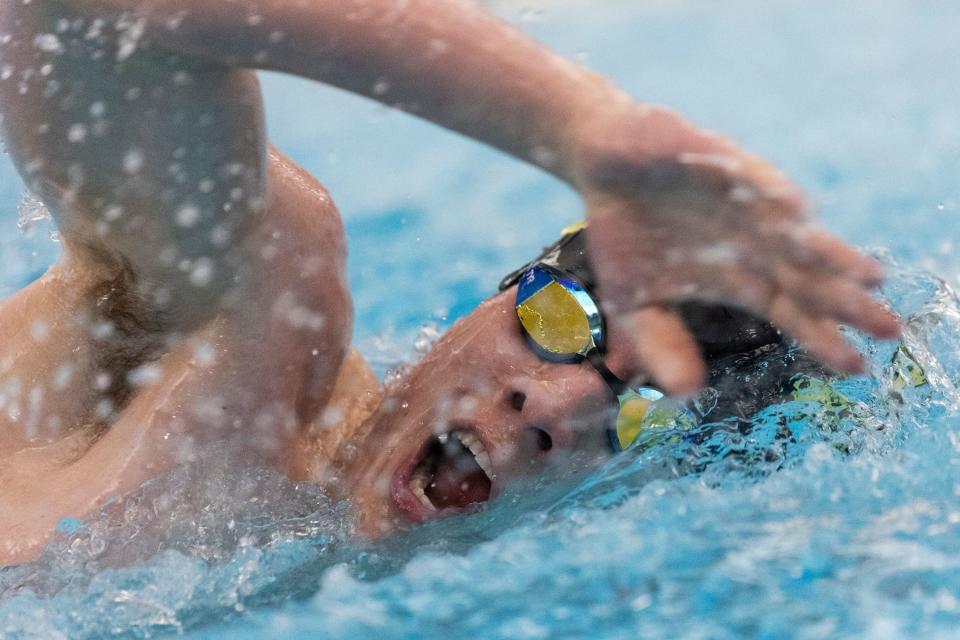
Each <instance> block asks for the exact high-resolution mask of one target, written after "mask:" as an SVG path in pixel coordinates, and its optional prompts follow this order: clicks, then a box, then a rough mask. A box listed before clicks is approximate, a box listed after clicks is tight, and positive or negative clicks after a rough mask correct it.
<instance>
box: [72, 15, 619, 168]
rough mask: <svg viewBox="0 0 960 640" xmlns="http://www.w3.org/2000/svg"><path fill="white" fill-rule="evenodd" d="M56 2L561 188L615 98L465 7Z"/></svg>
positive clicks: (604, 86) (598, 80) (595, 80)
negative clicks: (349, 95)
mask: <svg viewBox="0 0 960 640" xmlns="http://www.w3.org/2000/svg"><path fill="white" fill-rule="evenodd" d="M58 1H60V2H64V3H66V4H69V5H73V6H74V7H76V8H81V9H83V10H84V11H85V12H86V13H88V14H89V15H100V16H102V15H110V16H112V17H113V19H124V20H126V21H127V22H128V23H129V24H131V25H133V26H132V27H131V29H137V30H140V29H143V30H144V33H143V37H144V38H146V39H149V40H152V41H153V42H154V43H156V44H160V45H163V46H166V47H168V48H169V49H171V50H174V51H184V52H190V53H191V54H194V55H197V56H200V57H203V58H205V59H207V60H210V61H215V62H218V63H220V64H224V65H228V66H245V67H251V68H259V69H270V70H276V71H282V72H287V73H291V74H295V75H299V76H303V77H305V78H311V79H314V80H318V81H321V82H324V83H327V84H332V85H335V86H337V87H341V88H343V89H346V90H348V91H352V92H354V93H358V94H360V95H364V96H368V97H370V98H373V99H375V100H378V101H380V102H383V103H386V104H389V105H394V106H397V107H399V108H401V109H404V110H406V111H409V112H411V113H414V114H416V115H418V116H420V117H422V118H425V119H427V120H430V121H432V122H435V123H437V124H439V125H442V126H444V127H447V128H449V129H453V130H455V131H458V132H460V133H463V134H465V135H468V136H470V137H472V138H475V139H477V140H481V141H483V142H486V143H487V144H490V145H493V146H495V147H498V148H500V149H502V150H504V151H506V152H508V153H511V154H513V155H515V156H517V157H519V158H521V159H524V160H528V161H533V162H536V163H539V164H541V165H542V166H544V167H545V168H548V169H550V170H551V171H553V172H554V173H557V174H558V175H560V176H561V177H563V178H565V179H572V168H571V167H569V166H565V165H564V161H565V160H566V159H568V158H569V157H570V156H571V155H572V152H571V150H570V149H569V147H570V144H571V142H572V138H573V137H574V136H575V132H574V131H572V130H571V129H572V125H573V124H574V123H575V122H577V121H578V120H579V118H578V116H579V115H580V114H581V113H583V112H585V111H587V110H589V109H590V108H591V106H592V105H593V104H594V103H596V102H597V101H609V100H610V99H611V97H612V96H621V94H619V92H618V91H617V90H616V89H615V88H614V87H613V85H612V84H610V83H609V82H608V81H606V80H605V79H603V78H602V77H600V76H597V75H595V74H593V73H590V72H588V71H586V70H585V69H583V68H581V67H579V66H577V65H575V64H573V63H572V62H570V61H569V60H566V59H565V58H563V57H561V56H558V55H556V54H554V53H552V52H551V51H549V50H547V49H546V48H544V47H542V46H540V45H539V44H537V43H536V42H534V41H533V40H531V39H530V38H528V37H527V36H525V35H523V34H522V33H521V32H519V31H517V30H515V29H514V28H512V27H510V26H509V25H508V24H507V23H505V22H504V21H502V20H500V19H499V18H497V17H495V16H493V15H491V14H490V13H489V12H487V11H484V10H483V9H481V8H480V7H478V6H476V5H475V4H474V3H473V2H469V1H465V0H440V1H438V0H403V1H399V2H398V1H397V0H242V1H233V0H58ZM138 32H139V31H138ZM621 98H622V99H626V98H625V97H623V96H621Z"/></svg>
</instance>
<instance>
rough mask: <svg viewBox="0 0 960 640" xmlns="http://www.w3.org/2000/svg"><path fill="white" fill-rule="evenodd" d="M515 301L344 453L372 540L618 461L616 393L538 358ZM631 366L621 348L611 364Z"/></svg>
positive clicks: (478, 319)
mask: <svg viewBox="0 0 960 640" xmlns="http://www.w3.org/2000/svg"><path fill="white" fill-rule="evenodd" d="M515 299H516V290H515V288H510V289H508V290H506V291H504V292H502V293H500V294H498V295H497V296H494V297H493V298H491V299H490V300H488V301H486V302H485V303H483V304H482V305H481V306H480V307H479V308H477V309H476V310H475V311H474V312H473V313H472V314H471V315H470V316H468V317H467V318H465V319H463V320H462V321H460V322H459V323H457V324H456V325H455V326H454V327H453V328H452V329H451V330H450V331H449V332H448V333H447V334H446V335H445V336H444V337H443V338H442V339H440V340H439V341H438V342H437V344H436V345H434V347H433V349H432V350H431V351H430V353H429V354H428V355H427V356H426V357H425V358H424V359H423V361H422V362H420V363H419V364H418V365H417V366H416V367H415V368H414V369H413V370H412V371H411V372H410V374H409V375H408V376H407V377H406V378H405V379H404V380H403V381H402V382H400V383H398V384H397V385H396V386H395V387H394V388H393V389H391V390H390V391H389V392H388V394H387V397H386V399H385V400H384V402H383V403H382V404H381V406H380V408H379V409H378V410H377V412H376V413H375V414H374V416H373V417H372V418H371V419H369V420H368V421H367V422H366V423H365V424H364V425H363V426H362V427H361V428H360V429H359V431H358V432H357V433H356V434H355V437H353V438H351V440H350V442H349V444H347V445H346V446H343V447H341V449H340V451H339V452H338V454H337V460H336V463H335V465H334V469H335V472H336V475H337V476H338V480H337V483H338V484H339V485H340V487H341V493H342V495H343V496H344V497H350V499H351V501H352V503H353V505H354V507H355V508H356V509H357V511H358V513H359V521H360V529H361V530H362V531H363V532H364V533H366V534H368V535H372V536H378V535H381V534H383V533H386V532H389V531H390V530H393V529H395V528H396V527H398V526H403V525H404V524H406V523H411V522H421V521H424V520H429V519H433V518H437V517H444V516H448V515H454V514H458V513H462V512H464V511H469V510H471V509H475V508H477V505H482V504H483V503H485V502H487V501H489V500H490V499H492V498H493V497H495V496H496V495H497V494H498V493H499V492H501V491H502V490H503V489H504V488H505V487H506V486H507V485H508V484H509V483H510V482H511V481H513V480H515V479H517V478H518V477H521V476H525V475H529V474H531V473H538V472H542V471H543V470H544V469H545V468H546V467H548V466H554V467H556V468H558V469H586V468H590V467H592V466H594V465H595V464H597V463H598V462H599V461H602V460H605V459H607V457H609V455H610V453H611V448H610V443H609V436H608V433H607V429H608V427H609V426H610V424H611V423H612V421H614V420H615V418H616V410H617V403H616V401H615V397H614V396H613V394H612V393H611V391H610V388H609V387H608V386H607V384H606V383H605V382H604V381H603V379H602V378H601V377H600V376H599V375H597V372H596V370H594V368H593V367H592V366H591V365H590V364H589V363H586V362H581V363H577V364H569V363H555V362H549V361H547V360H544V359H543V358H541V357H539V356H538V355H537V354H536V353H534V352H533V351H532V350H531V349H530V346H529V344H528V343H527V341H526V339H525V338H524V336H523V333H522V331H521V330H520V327H519V324H518V320H517V314H516V311H515V306H514V303H515ZM625 362H626V360H625V358H624V357H623V351H622V350H621V349H618V348H617V344H616V341H613V342H612V344H611V345H610V348H609V350H608V354H607V363H608V366H609V367H610V368H611V369H613V370H615V371H617V372H618V373H623V374H624V375H626V374H628V373H629V372H628V371H627V369H626V368H625V366H624V365H625Z"/></svg>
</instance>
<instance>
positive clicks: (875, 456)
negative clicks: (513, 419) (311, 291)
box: [0, 0, 960, 640]
mask: <svg viewBox="0 0 960 640" xmlns="http://www.w3.org/2000/svg"><path fill="white" fill-rule="evenodd" d="M513 4H515V3H508V2H503V3H500V4H499V5H498V8H499V9H500V10H502V11H503V13H504V14H505V15H508V16H510V17H511V18H512V19H514V20H516V21H517V22H518V23H520V24H521V26H523V28H525V29H527V30H529V31H531V32H533V33H535V34H536V35H537V36H538V37H540V38H541V39H543V40H544V41H546V42H548V43H550V44H551V45H553V46H554V47H556V48H558V49H560V50H561V51H563V52H564V53H567V54H569V55H571V56H580V57H582V58H583V59H585V61H586V62H587V64H589V65H591V66H592V67H594V68H595V69H597V70H599V71H601V72H603V73H606V74H608V75H610V76H612V77H614V78H616V79H617V80H618V81H619V82H620V83H621V84H622V85H624V86H625V87H626V88H627V89H629V90H630V91H631V92H633V93H634V94H635V95H637V96H639V97H642V98H644V99H647V100H651V101H656V102H660V103H665V104H669V105H672V106H674V107H676V108H678V109H680V110H681V111H683V112H684V113H686V114H687V115H689V116H691V117H692V118H693V119H694V120H696V121H698V122H700V123H702V124H704V125H706V126H709V127H711V128H714V129H718V130H721V131H724V132H726V133H728V134H730V135H732V136H733V137H734V138H735V139H737V140H738V141H739V142H741V143H742V144H744V145H745V146H747V147H748V148H750V149H753V150H755V151H757V152H759V153H761V154H762V155H765V156H767V157H769V158H771V159H772V160H774V161H775V162H776V163H777V164H778V165H780V166H781V167H783V168H784V169H785V170H786V171H787V173H789V174H790V175H792V176H793V177H795V178H796V179H797V180H798V181H799V182H800V183H801V184H802V185H803V186H804V187H805V188H806V189H808V190H809V192H810V193H811V194H812V195H813V197H814V198H815V200H816V201H817V202H818V203H819V204H820V206H821V209H822V216H823V220H824V222H825V223H826V224H827V225H828V226H829V227H830V228H831V229H833V230H834V231H836V232H837V233H839V234H841V235H842V236H844V237H845V238H847V239H849V240H851V241H854V242H856V243H858V244H860V245H862V246H867V247H872V248H876V249H878V250H880V251H881V255H883V257H884V259H885V260H886V261H887V262H888V264H889V265H890V270H891V273H892V276H893V277H892V278H891V281H890V283H889V284H888V286H887V287H886V289H885V294H886V295H888V296H889V297H890V299H891V300H892V302H893V303H894V305H895V306H896V308H897V309H898V310H899V311H900V312H901V313H902V314H903V315H904V317H905V318H907V319H908V320H909V323H908V326H909V329H908V332H907V335H906V337H905V345H906V346H907V347H908V348H909V350H910V353H912V355H913V358H914V359H915V361H916V363H917V364H919V365H921V366H922V367H923V369H924V370H925V372H926V375H927V379H928V380H929V382H928V384H926V385H923V386H919V387H912V386H907V387H906V388H905V389H903V390H902V391H899V390H898V388H897V385H895V384H894V383H893V382H892V381H893V380H894V378H895V373H894V368H895V367H894V366H893V365H891V364H890V362H891V359H892V357H893V354H894V353H895V351H896V349H897V346H898V345H896V344H889V343H875V342H868V341H865V340H863V339H859V338H858V339H857V340H858V341H859V343H860V344H861V345H863V346H864V348H865V349H867V350H868V355H869V358H870V362H871V372H872V375H871V376H869V377H867V378H863V379H855V380H840V381H827V382H828V384H826V385H820V384H818V383H817V381H809V380H806V381H805V380H799V381H798V384H799V385H800V386H804V385H805V388H806V389H807V391H808V392H807V393H805V394H801V395H799V396H798V399H797V400H794V401H791V402H784V403H780V404H778V405H776V406H774V407H771V408H769V409H767V410H765V411H763V412H761V413H760V414H759V415H757V416H755V417H753V419H752V420H751V421H750V422H751V425H750V426H751V428H749V429H745V428H741V429H737V428H726V429H712V430H710V432H709V437H706V439H704V440H702V441H698V440H697V439H690V438H688V439H677V438H669V437H665V438H662V439H659V440H657V441H651V442H649V443H647V447H646V448H645V449H643V450H642V451H632V452H630V453H628V454H625V455H623V456H620V457H618V458H616V459H614V460H613V461H611V462H610V463H609V464H608V465H606V466H605V467H604V468H602V469H600V470H598V471H595V472H593V473H591V474H589V475H588V476H587V477H585V478H583V477H580V478H574V479H566V480H559V481H556V482H547V481H544V482H540V483H537V484H531V485H529V486H525V487H521V488H518V489H516V490H514V491H512V492H511V493H509V494H508V495H507V496H505V497H504V499H502V500H500V501H499V503H498V504H496V505H494V506H493V508H491V509H489V510H488V511H486V512H484V513H481V514H478V515H475V516H471V517H468V518H462V519H459V520H456V521H448V522H444V523H440V524H434V525H430V526H427V527H424V528H422V529H420V530H418V531H416V532H413V533H411V534H408V535H406V536H403V537H401V538H398V539H394V540H391V541H388V542H385V543H383V544H381V545H377V546H374V547H372V548H362V549H361V548H358V547H356V546H354V545H353V544H351V543H350V542H349V541H345V540H344V536H343V533H342V527H343V517H342V513H341V511H340V507H338V506H337V505H330V504H328V503H327V502H326V501H325V500H324V498H323V496H320V495H317V494H316V493H315V492H314V491H312V490H311V488H309V487H292V486H289V485H287V484H286V483H284V482H283V481H282V480H281V479H279V478H276V477H273V476H271V475H270V474H268V473H265V472H264V473H260V474H255V473H251V474H250V476H249V477H246V478H243V479H241V480H239V481H238V480H237V479H236V478H235V477H232V476H230V475H229V474H228V473H227V472H226V471H224V472H223V473H218V472H217V470H216V469H205V470H204V472H205V473H204V474H203V476H202V477H198V475H197V470H193V469H189V468H185V469H182V470H179V471H177V472H175V473H174V474H172V475H171V476H169V477H166V478H162V479H159V480H157V481H155V482H153V483H151V484H149V485H148V486H146V487H144V488H143V490H142V491H141V492H139V493H138V494H137V495H135V496H132V497H131V498H130V499H129V500H126V501H124V503H123V504H122V505H120V506H121V507H122V508H121V509H120V510H119V512H116V511H115V512H114V517H112V518H104V519H103V520H102V521H96V522H93V523H88V524H81V523H70V522H65V523H63V525H62V527H61V528H62V535H61V536H60V537H59V538H58V540H57V542H56V543H55V544H54V545H53V547H52V548H51V549H49V550H48V551H47V553H46V554H45V555H44V557H43V558H41V560H39V561H38V562H36V563H34V564H32V565H29V566H26V567H21V568H19V569H15V570H12V571H7V572H4V573H0V637H9V638H61V637H62V638H99V637H113V636H116V637H151V636H157V635H162V634H165V633H178V632H179V633H184V634H187V635H188V636H190V637H195V638H219V637H228V638H261V637H275V638H317V637H322V638H351V639H354V638H378V639H384V640H385V639H392V638H423V637H484V638H583V637H591V638H593V637H596V638H627V637H661V638H674V637H686V638H735V637H759V638H781V637H796V638H837V637H869V638H902V637H923V638H948V637H956V635H957V632H956V629H957V628H958V625H960V392H958V388H957V385H958V384H960V337H958V336H960V334H958V330H960V303H958V301H957V299H956V297H955V296H954V293H953V292H952V291H951V289H950V286H951V285H954V284H956V283H957V281H958V279H960V253H958V252H957V250H956V247H955V246H954V242H955V240H954V238H958V237H960V235H958V232H960V187H958V184H960V59H958V57H957V56H956V54H955V51H953V49H955V44H954V43H955V40H956V34H957V33H958V32H960V7H958V6H957V5H956V3H954V2H951V1H950V0H942V1H939V2H938V1H933V0H924V1H919V2H918V1H916V0H886V1H885V2H883V3H869V4H868V3H860V2H852V1H850V2H845V1H840V2H837V1H832V2H827V1H825V0H804V1H796V2H794V1H788V0H782V1H781V0H778V1H777V2H768V3H757V2H754V1H752V0H731V1H730V2H724V3H710V2H705V1H695V0H652V1H651V2H643V3H617V2H613V1H611V2H607V3H599V2H590V1H589V0H565V1H559V2H549V3H548V2H536V1H532V0H531V1H530V2H527V3H525V4H524V5H523V7H519V8H518V7H513V6H512V5H513ZM597 5H601V6H600V7H599V8H598V6H597ZM547 6H549V9H548V10H546V11H544V10H542V9H543V7H547ZM761 7H762V8H761ZM265 90H266V92H267V101H268V113H269V118H270V130H271V136H272V138H273V140H274V141H275V142H276V143H277V144H278V145H279V146H280V147H281V148H283V149H284V150H285V151H287V152H288V153H290V154H291V155H292V156H293V157H294V158H296V159H297V160H298V161H300V162H301V163H303V164H304V165H305V166H306V167H307V168H308V169H309V170H310V171H311V172H313V173H314V174H315V175H317V176H319V177H320V178H321V179H322V180H323V181H324V182H325V183H326V184H327V185H328V187H330V189H331V191H332V192H333V194H334V196H335V198H336V200H337V202H338V203H339V205H340V207H341V209H342V211H343V213H344V216H345V218H346V221H347V227H348V233H349V236H350V242H351V251H352V253H351V258H350V269H351V279H352V283H353V285H354V289H355V292H356V304H357V328H356V334H357V342H358V344H359V345H360V346H361V348H362V349H363V351H364V352H365V354H366V355H368V357H369V358H370V359H371V360H372V361H374V363H375V364H376V365H377V367H378V369H379V370H380V371H381V372H384V371H386V370H387V369H389V368H390V367H393V366H396V365H397V364H399V363H402V362H405V361H409V360H410V359H411V358H413V357H415V355H416V353H417V350H418V348H422V345H423V343H424V342H426V341H428V340H427V339H428V338H429V337H430V336H431V335H432V334H433V331H434V327H435V326H436V327H440V328H443V327H446V326H449V325H450V323H451V322H452V321H453V320H454V319H456V318H457V317H459V316H462V315H463V314H465V313H467V312H468V311H469V310H470V309H471V308H472V307H473V305H475V304H476V303H477V302H478V301H479V300H481V299H482V298H483V297H485V296H486V295H487V294H488V293H489V292H491V291H492V290H493V288H494V286H495V283H496V282H497V281H498V280H499V278H500V276H501V275H502V274H503V273H504V272H505V271H507V270H508V269H509V268H510V267H512V266H514V265H515V264H517V263H519V262H520V261H521V260H523V259H524V258H526V257H528V256H529V255H530V254H531V253H533V252H534V251H535V250H536V249H537V248H538V247H539V246H540V245H542V244H544V243H546V242H548V241H549V240H551V239H552V238H553V237H555V235H556V232H557V229H559V228H560V227H561V226H563V225H564V224H566V223H568V222H570V221H573V220H575V219H577V218H578V217H579V216H580V211H579V210H578V202H577V201H576V199H575V198H574V197H573V196H572V195H571V194H570V193H569V192H567V191H566V190H565V189H564V188H562V187H560V186H557V185H556V184H554V183H552V182H550V181H549V180H548V179H546V178H544V177H543V176H542V175H541V174H539V173H537V172H536V171H535V170H532V169H529V168H524V167H522V166H519V165H518V164H516V163H514V162H512V161H510V160H507V159H505V158H502V157H500V156H498V155H497V154H495V153H493V152H491V151H488V150H485V149H483V148H480V147H478V146H476V145H474V144H472V143H469V142H467V141H465V140H462V139H459V138H456V137H454V136H452V135H450V134H448V133H445V132H442V131H439V130H436V129H433V128H431V127H429V126H427V125H424V124H422V123H419V122H416V121H415V120H413V119H411V118H408V117H406V116H403V115H401V114H397V113H392V112H389V111H387V110H384V109H383V108H380V107H376V106H373V105H370V104H367V103H364V102H361V101H358V100H357V99H355V98H352V97H350V96H345V95H343V94H340V93H338V92H335V91H331V90H327V89H323V88H319V87H316V86H314V85H311V84H309V83H305V82H301V81H297V80H291V79H287V78H280V77H272V76H271V77H267V78H266V79H265ZM20 189H21V187H20V185H19V182H18V180H17V179H16V177H15V175H14V173H13V172H12V170H11V169H10V168H9V166H7V165H6V164H3V165H0V210H3V211H4V212H5V213H4V216H5V217H4V220H6V223H5V224H3V225H2V226H0V264H2V265H3V270H2V271H0V293H2V294H7V293H9V292H11V291H14V290H16V288H18V287H20V286H22V285H23V284H25V283H26V282H28V281H29V280H30V279H31V278H32V277H35V276H36V275H37V274H38V273H39V272H41V271H42V269H43V268H44V266H45V265H46V264H48V263H49V261H50V260H51V259H53V257H54V256H55V253H56V246H55V244H54V243H52V242H51V241H50V239H49V237H48V232H47V229H46V228H45V227H44V224H43V223H40V224H37V225H34V226H33V229H32V232H31V233H28V234H27V237H24V235H23V234H21V233H20V232H18V230H17V227H16V224H15V221H16V214H15V211H16V209H17V203H18V201H19V199H20ZM424 273H429V274H430V275H431V279H430V281H429V282H426V283H425V281H424V278H423V274H424ZM424 324H426V325H427V328H426V329H424V328H423V325H424ZM900 366H901V367H902V366H903V360H901V361H900ZM749 384H750V382H749V380H744V385H749ZM810 389H813V391H812V392H810ZM263 495H269V496H271V498H270V501H269V502H264V501H262V500H258V499H257V496H263ZM117 513H119V515H117ZM120 541H123V542H120ZM136 558H141V559H138V560H137V559H136ZM142 558H146V559H145V560H144V559H142ZM131 559H135V560H131ZM118 567H121V568H118Z"/></svg>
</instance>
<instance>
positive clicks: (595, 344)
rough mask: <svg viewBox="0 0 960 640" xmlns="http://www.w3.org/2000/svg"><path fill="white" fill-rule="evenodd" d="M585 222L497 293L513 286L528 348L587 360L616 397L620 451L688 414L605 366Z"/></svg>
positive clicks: (613, 434)
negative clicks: (630, 382)
mask: <svg viewBox="0 0 960 640" xmlns="http://www.w3.org/2000/svg"><path fill="white" fill-rule="evenodd" d="M585 231H586V223H579V224H577V225H573V226H572V227H568V228H566V229H564V231H563V235H562V236H561V238H560V240H558V241H557V242H556V243H554V244H553V245H551V246H549V247H547V248H546V249H545V250H544V252H543V253H542V254H541V255H540V257H539V258H537V259H536V260H534V261H532V262H530V263H528V264H526V265H524V266H523V267H521V268H520V269H518V270H516V271H514V272H513V273H511V274H510V275H508V276H507V277H506V278H504V279H503V281H502V282H501V283H500V290H501V291H503V290H506V289H508V288H510V287H511V286H513V285H514V284H516V285H517V298H516V303H515V308H516V311H517V318H518V319H519V321H520V326H521V327H522V328H523V332H524V334H525V335H526V337H527V340H528V343H529V344H530V346H531V348H532V349H533V350H534V351H535V352H536V353H537V354H538V355H539V356H540V357H541V358H543V359H544V360H548V361H550V362H566V363H576V362H582V361H583V360H586V361H587V362H589V363H590V364H591V365H592V366H593V367H594V369H596V370H597V373H599V374H600V376H601V377H602V378H603V380H604V382H605V383H606V384H607V386H608V387H609V388H610V390H611V391H612V392H613V394H614V395H615V396H616V397H617V401H618V403H619V411H618V414H617V419H616V422H615V424H614V425H613V426H612V427H611V428H609V429H608V435H609V438H610V445H611V447H613V450H614V451H622V450H624V449H626V448H628V447H630V446H631V445H633V444H634V443H635V442H636V441H637V439H638V438H639V436H640V434H641V433H642V432H643V431H644V430H645V429H648V428H650V427H658V426H659V427H662V426H668V425H670V424H676V423H677V421H678V419H679V418H682V417H685V416H684V414H685V413H689V411H687V410H686V409H685V408H683V407H682V406H681V405H679V404H678V403H675V402H673V401H671V400H670V399H669V398H666V397H665V396H664V394H663V393H662V392H661V391H659V390H657V389H655V388H653V387H649V386H638V387H633V388H631V387H630V386H629V385H628V384H627V383H626V382H625V381H623V380H621V379H620V378H618V377H617V376H616V375H615V374H614V373H613V372H611V371H610V369H608V368H607V366H606V364H605V362H604V347H605V338H606V332H605V322H604V317H603V313H602V312H601V311H600V306H599V304H598V303H597V298H596V297H595V296H594V295H593V294H592V293H591V291H592V289H593V288H594V286H595V281H594V277H593V272H592V270H591V268H590V264H589V261H588V259H587V246H586V233H585Z"/></svg>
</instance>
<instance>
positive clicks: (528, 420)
mask: <svg viewBox="0 0 960 640" xmlns="http://www.w3.org/2000/svg"><path fill="white" fill-rule="evenodd" d="M571 373H573V374H575V375H568V376H564V377H562V378H559V379H555V380H549V381H543V380H533V379H529V378H527V379H518V380H513V381H511V383H510V384H508V385H507V387H506V390H505V394H504V399H503V402H502V405H503V407H504V410H505V411H506V412H507V413H508V414H509V419H508V420H504V421H503V422H504V424H509V425H512V426H511V427H510V429H511V430H515V433H514V434H512V435H513V439H514V442H517V443H518V446H519V448H520V451H519V452H518V453H520V454H521V455H524V456H533V457H536V456H555V455H557V454H559V453H561V452H565V451H570V450H571V449H572V448H573V447H574V445H575V442H576V441H577V439H578V438H577V436H578V435H579V432H581V431H583V430H587V429H591V430H596V429H597V428H598V427H599V422H601V421H602V416H603V412H604V409H605V407H606V403H607V400H608V399H609V398H608V397H607V396H608V395H609V392H608V391H607V390H606V387H605V386H604V384H603V381H602V380H601V379H600V377H599V376H598V375H597V374H596V373H595V372H585V371H584V372H580V371H571Z"/></svg>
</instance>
